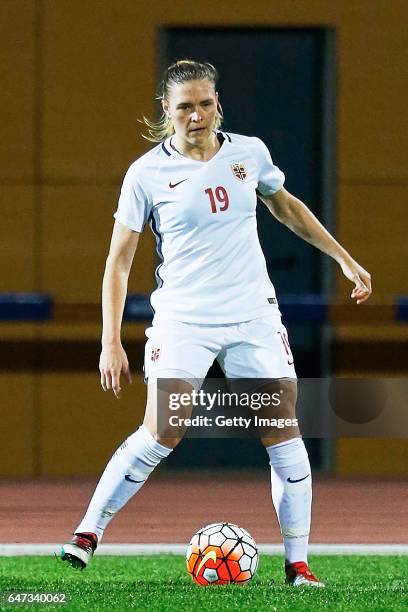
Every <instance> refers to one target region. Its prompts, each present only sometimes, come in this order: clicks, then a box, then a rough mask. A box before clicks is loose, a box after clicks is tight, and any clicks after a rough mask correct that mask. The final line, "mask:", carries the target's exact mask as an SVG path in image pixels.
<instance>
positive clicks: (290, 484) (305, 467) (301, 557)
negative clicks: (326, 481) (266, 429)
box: [266, 438, 312, 563]
mask: <svg viewBox="0 0 408 612" xmlns="http://www.w3.org/2000/svg"><path fill="white" fill-rule="evenodd" d="M266 450H267V452H268V455H269V460H270V461H269V463H270V466H271V486H272V501H273V505H274V507H275V510H276V514H277V516H278V520H279V525H280V528H281V532H282V535H283V543H284V546H285V557H286V561H287V562H288V563H294V562H295V561H305V562H306V563H307V546H308V542H309V532H310V520H311V507H312V474H311V471H310V463H309V458H308V455H307V451H306V448H305V445H304V443H303V440H302V439H301V438H293V439H291V440H287V441H285V442H281V443H280V444H274V445H273V446H269V447H267V449H266Z"/></svg>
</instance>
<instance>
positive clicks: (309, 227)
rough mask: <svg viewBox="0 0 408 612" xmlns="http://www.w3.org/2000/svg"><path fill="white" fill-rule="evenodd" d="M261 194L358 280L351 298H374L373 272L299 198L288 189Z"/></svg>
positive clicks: (295, 228)
mask: <svg viewBox="0 0 408 612" xmlns="http://www.w3.org/2000/svg"><path fill="white" fill-rule="evenodd" d="M259 197H260V199H261V200H262V201H263V202H264V204H266V206H267V207H268V208H269V210H270V212H271V213H272V214H273V216H274V217H276V219H278V221H280V222H281V223H283V224H284V225H286V226H287V227H288V228H289V229H291V230H292V231H293V232H294V233H295V234H297V235H298V236H300V238H303V240H306V241H307V242H309V243H310V244H313V246H315V247H317V248H318V249H320V250H321V251H323V253H326V254H327V255H330V256H331V257H333V259H335V260H336V261H337V263H338V264H339V265H340V266H341V269H342V271H343V274H344V275H345V276H346V277H347V278H348V279H349V280H350V281H351V282H353V283H354V289H353V291H352V293H351V297H352V298H353V299H356V300H357V304H360V303H362V302H365V301H366V300H367V299H368V298H369V297H370V295H371V275H370V273H369V272H367V270H364V268H363V267H362V266H360V264H358V263H357V262H356V261H355V260H354V259H353V258H352V257H351V255H350V254H349V253H348V252H347V251H346V249H344V248H343V247H342V246H341V244H339V243H338V242H337V240H335V238H333V236H332V235H331V234H330V232H328V231H327V230H326V228H325V227H323V225H322V224H321V223H320V221H319V220H318V219H317V218H316V217H315V216H314V214H313V213H312V211H311V210H309V208H308V207H307V206H306V205H305V204H304V203H303V202H302V201H301V200H299V198H296V197H295V196H293V195H292V194H291V193H289V191H287V190H286V189H284V188H282V189H280V190H279V191H278V192H277V193H274V194H273V195H271V196H259Z"/></svg>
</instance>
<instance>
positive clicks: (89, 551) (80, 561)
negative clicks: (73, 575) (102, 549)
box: [61, 533, 98, 570]
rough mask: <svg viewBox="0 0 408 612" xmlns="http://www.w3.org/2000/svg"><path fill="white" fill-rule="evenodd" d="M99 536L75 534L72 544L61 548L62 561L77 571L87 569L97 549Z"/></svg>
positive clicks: (69, 543)
mask: <svg viewBox="0 0 408 612" xmlns="http://www.w3.org/2000/svg"><path fill="white" fill-rule="evenodd" d="M97 546H98V536H97V535H96V534H95V533H74V536H73V538H72V540H71V541H70V542H67V543H66V544H64V545H63V546H62V547H61V559H62V560H63V561H67V562H68V563H69V564H70V565H72V567H74V568H75V569H81V570H83V569H85V568H86V566H87V565H88V563H89V561H90V559H91V557H92V555H93V554H94V552H95V550H96V547H97Z"/></svg>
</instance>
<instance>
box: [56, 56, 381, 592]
mask: <svg viewBox="0 0 408 612" xmlns="http://www.w3.org/2000/svg"><path fill="white" fill-rule="evenodd" d="M216 85H217V72H216V69H215V68H214V67H213V66H212V65H211V64H208V63H199V62H196V61H190V60H182V61H178V62H176V63H174V64H172V65H171V66H169V67H168V68H167V70H166V72H165V75H164V79H163V82H162V85H161V88H162V89H161V103H162V108H163V115H162V118H161V121H160V122H159V123H152V122H149V121H147V120H146V123H147V125H148V127H149V133H150V140H153V141H155V142H158V143H159V144H157V146H155V147H154V148H153V149H151V150H150V151H149V152H148V153H146V154H145V155H143V156H142V157H141V158H139V159H138V160H137V161H135V162H134V163H133V164H132V165H131V166H130V168H129V170H128V172H127V173H126V176H125V179H124V182H123V186H122V190H121V194H120V198H119V204H118V208H117V211H116V213H115V215H114V216H115V219H116V220H115V225H114V228H113V235H112V241H111V247H110V252H109V256H108V259H107V263H106V269H105V275H104V280H103V296H102V302H103V333H102V353H101V358H100V372H101V385H102V388H103V389H104V391H107V390H112V391H113V393H114V394H115V396H116V397H119V394H120V392H121V382H120V376H121V374H124V375H125V376H126V377H127V379H128V380H129V381H131V376H130V370H129V363H128V359H127V356H126V353H125V351H124V349H123V347H122V344H121V338H120V330H121V321H122V315H123V309H124V304H125V297H126V290H127V280H128V276H129V272H130V268H131V265H132V260H133V256H134V254H135V251H136V247H137V244H138V240H139V235H140V233H141V232H142V231H143V228H144V226H145V224H146V223H147V222H149V224H150V226H151V228H152V230H153V232H154V234H155V236H156V239H157V249H158V252H159V255H160V257H161V259H162V263H161V264H160V265H159V267H158V268H157V271H156V277H157V283H158V287H157V289H156V290H155V291H154V292H153V294H152V296H151V303H152V306H153V309H154V311H155V314H154V319H153V323H152V326H151V327H150V328H149V329H148V330H147V331H146V335H147V337H148V340H147V343H146V352H145V362H144V368H145V376H146V380H147V382H148V386H147V390H148V393H147V407H146V414H145V418H144V421H143V425H142V426H141V427H139V429H138V430H137V431H136V432H135V433H133V434H132V435H130V436H129V437H128V438H127V439H126V440H125V441H124V442H123V444H122V445H121V446H120V447H119V448H118V450H117V451H116V452H115V454H114V455H113V456H112V458H111V460H110V461H109V463H108V465H107V467H106V469H105V471H104V473H103V475H102V477H101V479H100V481H99V483H98V485H97V487H96V490H95V492H94V495H93V497H92V499H91V502H90V504H89V507H88V509H87V511H86V514H85V516H84V518H83V520H82V521H81V523H80V525H79V526H78V527H77V529H76V530H75V533H74V536H73V538H72V540H71V541H70V542H69V543H67V544H65V545H64V546H63V548H62V558H63V559H65V560H67V561H68V562H69V563H70V564H71V565H73V566H74V567H81V568H84V567H85V566H86V565H87V563H88V561H89V560H90V558H91V556H92V555H93V553H94V551H95V549H96V547H97V544H98V542H100V540H101V538H102V535H103V532H104V529H105V528H106V526H107V525H108V523H109V522H110V520H111V519H112V518H113V516H115V514H116V513H117V512H118V510H120V508H122V507H123V506H124V505H125V503H126V502H127V501H128V500H129V499H130V498H131V497H132V496H133V495H134V494H135V493H137V491H139V489H140V488H141V487H142V486H143V484H144V482H145V481H146V480H147V478H148V476H149V474H150V473H151V472H152V471H153V470H154V468H155V467H156V466H157V465H158V464H159V463H160V461H161V460H162V459H164V458H165V457H167V456H168V455H169V454H170V453H171V452H172V450H173V448H174V447H175V446H176V444H177V443H178V441H179V439H180V437H181V435H182V434H181V433H180V436H177V437H175V436H174V435H173V436H172V435H171V434H170V433H167V435H166V431H159V430H158V427H157V411H160V410H161V407H160V405H157V398H156V392H157V390H156V382H157V379H167V378H168V379H172V380H173V381H174V384H175V388H174V390H176V391H179V392H180V391H189V390H191V388H192V386H191V385H192V384H194V383H192V382H191V381H202V380H203V379H204V378H205V376H206V373H207V372H208V369H209V368H210V366H211V364H212V363H213V361H214V359H217V360H218V362H219V363H220V365H221V367H222V369H223V370H224V372H225V375H226V377H227V378H246V379H249V378H250V379H257V378H262V379H272V380H274V381H278V383H279V388H281V389H283V391H284V396H283V397H284V400H283V405H282V406H281V407H280V409H281V412H280V415H279V416H286V417H289V418H294V417H295V403H296V373H295V369H294V365H293V358H292V355H291V352H290V348H289V343H288V340H287V335H286V330H285V328H284V326H283V325H282V323H281V317H280V312H279V308H278V305H277V303H276V297H275V290H274V287H273V285H272V283H271V281H270V279H269V277H268V274H267V269H266V264H265V259H264V256H263V253H262V250H261V247H260V244H259V240H258V234H257V227H256V214H255V212H256V203H257V196H259V198H260V199H261V200H262V201H263V202H264V203H265V204H266V206H267V207H268V208H269V210H270V212H271V213H272V214H273V215H274V216H275V217H276V218H277V219H278V220H279V221H280V222H282V223H283V224H284V225H286V226H287V227H289V228H290V229H291V230H292V231H293V232H295V233H296V234H297V235H298V236H300V237H301V238H303V239H304V240H306V241H307V242H310V243H311V244H312V245H314V246H315V247H317V248H319V249H320V250H321V251H323V252H324V253H327V254H328V255H330V256H331V257H333V258H334V259H335V260H336V261H337V263H338V264H339V265H340V266H341V269H342V271H343V273H344V275H345V276H346V277H347V278H348V279H349V280H350V281H351V282H352V283H354V288H353V290H352V292H351V298H353V299H355V300H356V301H357V304H360V303H362V302H364V301H365V300H367V298H368V297H369V296H370V294H371V280H370V274H369V273H368V272H366V270H364V269H363V268H362V267H361V266H360V265H359V264H358V263H357V262H356V261H355V260H354V259H352V257H351V256H350V255H349V253H347V251H346V250H345V249H344V248H343V247H342V246H341V245H340V244H339V243H338V242H336V240H335V239H334V238H333V237H332V236H331V235H330V234H329V233H328V232H327V231H326V229H325V228H324V227H323V226H322V225H321V224H320V223H319V221H318V220H317V219H316V217H315V216H314V215H313V214H312V213H311V211H310V210H309V209H308V208H307V207H306V206H305V204H303V203H302V202H301V201H300V200H299V199H298V198H296V197H295V196H293V195H291V194H290V193H289V192H288V191H287V190H286V189H285V188H284V187H283V184H284V174H283V173H282V172H281V171H280V170H279V169H278V168H277V167H276V166H275V165H274V164H273V162H272V159H271V156H270V154H269V151H268V149H267V148H266V146H265V144H264V143H263V142H262V141H261V140H259V139H258V138H255V137H247V136H241V135H238V134H227V133H225V132H222V131H221V130H220V129H219V128H220V126H221V119H222V116H221V112H220V106H219V103H218V93H217V91H216ZM275 384H276V383H275ZM199 385H200V382H198V383H197V388H198V387H199ZM163 409H164V408H163ZM279 431H280V432H282V431H283V433H280V435H279V436H278V437H272V436H270V435H268V436H266V437H265V436H263V437H262V442H263V444H264V445H265V447H266V451H267V453H268V455H269V462H270V466H271V485H272V499H273V504H274V507H275V510H276V513H277V516H278V520H279V524H280V528H281V532H282V536H283V542H284V547H285V571H286V580H287V582H289V583H290V584H292V585H294V586H301V585H310V586H323V584H322V583H321V582H319V581H318V580H317V578H316V577H315V576H314V575H313V574H312V572H311V571H310V569H309V567H308V564H307V545H308V536H309V530H310V517H311V501H312V479H311V472H310V464H309V460H308V455H307V452H306V449H305V446H304V443H303V440H302V438H301V437H300V433H299V430H298V428H297V427H288V428H286V429H285V430H279Z"/></svg>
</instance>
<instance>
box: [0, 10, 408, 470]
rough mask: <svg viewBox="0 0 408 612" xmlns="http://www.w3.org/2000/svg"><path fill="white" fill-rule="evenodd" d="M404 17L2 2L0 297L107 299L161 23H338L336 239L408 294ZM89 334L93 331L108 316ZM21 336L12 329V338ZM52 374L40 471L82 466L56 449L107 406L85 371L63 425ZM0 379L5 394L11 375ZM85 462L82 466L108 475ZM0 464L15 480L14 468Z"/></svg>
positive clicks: (385, 285)
mask: <svg viewBox="0 0 408 612" xmlns="http://www.w3.org/2000/svg"><path fill="white" fill-rule="evenodd" d="M164 7H166V8H164ZM407 20H408V3H406V2H405V0H392V1H391V2H389V1H385V0H376V1H374V2H373V1H372V0H353V1H347V0H339V1H337V2H327V1H323V0H307V1H305V0H302V1H300V0H286V1H285V0H284V1H283V2H282V0H281V1H280V2H277V1H271V0H257V1H256V2H254V3H249V2H237V1H236V0H234V1H233V0H224V1H223V2H218V1H217V2H215V0H208V1H207V2H206V3H185V2H184V1H181V0H173V2H172V3H171V11H169V10H168V4H167V3H164V2H159V1H157V2H151V3H148V4H146V3H144V2H142V1H141V0H103V2H101V1H100V0H37V1H35V0H5V1H3V2H1V3H0V40H1V43H0V45H1V51H2V52H1V53H0V58H1V60H0V62H1V63H0V75H1V82H2V88H1V96H0V114H1V117H2V121H1V122H0V125H1V127H0V129H1V138H0V203H1V209H2V211H3V222H2V223H1V224H0V256H1V258H2V261H5V265H2V272H1V276H0V291H33V290H41V291H47V292H50V293H51V294H52V295H53V296H54V298H55V300H56V301H57V302H62V303H72V304H87V303H96V302H98V301H99V296H100V282H101V277H102V273H103V266H104V258H105V256H106V253H107V249H108V243H109V236H110V231H111V225H112V213H113V211H114V209H115V206H116V200H117V196H118V191H119V186H120V182H121V177H122V176H123V173H124V171H125V170H126V168H127V166H128V165H129V163H130V162H131V161H132V160H133V159H135V158H136V157H137V156H139V155H140V154H141V153H143V152H144V151H145V150H146V149H147V148H148V146H149V145H148V144H147V143H146V142H145V141H143V140H142V139H141V138H140V125H139V124H138V122H137V119H138V118H140V117H141V116H142V115H143V114H151V113H152V112H153V97H154V88H155V83H154V80H155V68H156V52H157V35H158V30H159V28H160V27H163V26H171V25H177V26H180V25H197V24H198V25H200V26H205V25H209V26H213V25H217V26H220V25H228V26H233V25H241V26H247V25H248V24H251V25H254V26H268V25H270V26H302V25H309V26H330V27H334V28H336V30H337V35H338V53H337V85H338V98H337V108H338V143H337V146H338V177H337V180H338V207H337V221H338V225H337V227H338V230H337V235H338V237H339V239H340V240H341V241H342V242H343V243H344V244H345V246H346V247H347V248H349V249H350V250H351V252H352V253H353V254H354V255H355V257H356V258H357V259H359V260H361V262H362V263H363V265H365V266H367V268H369V269H370V271H372V273H373V276H374V279H375V287H376V291H377V296H378V299H384V300H387V299H390V296H392V295H394V294H402V293H408V275H407V274H406V265H403V264H402V263H401V262H403V261H405V262H406V261H407V256H408V241H407V240H406V239H405V234H406V231H405V230H404V221H405V219H406V216H405V206H406V202H407V200H408V166H407V163H406V151H407V150H408V114H407V112H406V108H407V102H408V73H407V70H406V55H407V39H406V23H407ZM154 265H155V254H154V247H153V238H152V237H151V235H150V233H149V234H146V236H144V238H143V241H142V243H141V245H140V248H139V251H138V254H137V258H136V261H135V265H134V269H133V272H132V277H131V280H130V286H129V289H130V291H139V292H148V291H149V290H150V289H151V288H152V287H153V283H154V281H153V269H154ZM338 291H339V295H341V296H344V295H345V294H348V292H349V287H347V286H346V284H345V282H343V281H342V280H340V278H339V283H338ZM66 327H67V328H69V327H70V324H68V323H67V325H66ZM92 329H93V332H92V334H93V337H95V338H97V337H98V335H99V327H98V325H96V324H95V326H94V327H93V328H92ZM359 329H360V328H358V327H357V328H355V327H353V328H350V327H348V326H342V328H339V330H338V337H340V338H343V339H344V340H347V339H353V338H355V337H359V336H360V334H364V331H361V329H360V331H359ZM7 330H8V331H7V335H8V337H10V335H11V336H13V331H12V330H11V331H10V326H8V327H7ZM88 332H89V328H88ZM20 333H21V332H20V331H19V330H18V329H17V327H16V328H15V337H16V338H17V336H18V334H20ZM41 333H42V334H43V337H44V334H45V337H47V333H48V334H50V335H53V337H58V335H59V334H60V336H61V338H62V337H64V336H65V335H67V334H69V333H70V332H69V329H65V330H64V329H63V325H62V324H58V325H57V324H55V325H54V326H53V325H50V326H48V327H47V328H45V331H44V329H43V330H42V332H41ZM89 333H90V332H89ZM377 333H378V334H379V335H381V337H395V336H399V335H400V334H404V335H405V336H407V335H408V334H407V332H406V329H405V328H404V329H401V328H400V329H398V330H397V329H396V328H395V326H388V327H384V326H383V327H380V326H375V327H373V329H372V332H371V334H370V338H371V339H375V338H376V334H377ZM92 334H91V335H92ZM78 337H80V334H79V336H78ZM16 376H17V375H16ZM21 376H22V378H21V381H22V384H18V382H17V379H16V384H15V386H13V390H12V391H11V394H12V399H11V400H10V402H9V406H8V409H9V410H10V411H11V412H10V414H11V413H12V414H13V415H14V416H13V417H12V416H10V419H11V420H10V421H9V423H8V440H9V442H10V447H13V444H17V438H18V437H19V435H20V433H19V432H18V429H16V428H15V427H14V425H13V421H12V419H13V418H17V414H18V413H17V412H15V408H14V406H19V407H20V408H19V410H20V409H21V405H22V402H23V403H24V409H23V412H24V414H25V416H26V418H25V426H24V427H25V428H26V429H25V430H24V432H25V433H24V436H23V438H24V440H26V442H27V445H26V446H25V448H26V451H25V453H24V454H23V455H22V456H24V459H22V460H21V473H30V470H32V469H34V468H33V465H34V463H33V461H34V460H35V459H33V457H32V456H31V455H30V452H32V451H30V452H29V450H28V449H29V448H32V446H31V447H30V444H29V440H30V435H29V433H30V423H34V421H35V419H36V418H37V417H38V412H36V410H38V408H35V405H36V404H35V401H34V399H33V397H34V396H33V395H30V394H31V393H34V391H32V377H31V376H29V375H21ZM50 376H51V378H50V385H48V384H47V385H45V389H44V390H43V391H44V392H43V391H42V392H41V393H42V395H41V397H42V402H43V403H42V407H41V411H42V412H41V415H42V416H41V419H42V420H41V423H42V424H44V430H43V434H42V437H41V436H40V438H39V436H38V435H37V437H36V438H35V439H36V440H37V444H38V448H41V449H42V451H41V452H42V453H43V455H42V459H41V461H40V460H39V459H38V458H37V459H36V460H37V462H39V464H40V465H41V466H42V467H40V468H38V466H37V469H39V470H40V471H41V470H42V473H52V474H57V473H62V474H68V473H69V472H70V470H72V472H73V473H75V471H78V470H81V469H82V468H81V466H82V465H83V464H82V463H81V462H78V465H76V464H75V465H71V467H69V465H67V463H66V461H65V459H64V454H63V453H62V452H61V449H60V447H58V444H57V439H58V437H59V436H60V435H62V429H61V428H60V426H62V424H64V427H65V426H66V427H69V422H71V423H74V422H75V421H76V420H77V419H78V418H79V416H81V418H82V417H83V415H84V414H85V413H86V411H87V410H88V407H91V408H89V410H95V406H96V405H99V404H100V405H101V406H102V405H104V406H105V405H106V404H103V402H106V401H107V400H106V399H103V400H102V399H100V396H99V395H96V393H97V391H96V388H95V389H94V387H92V384H91V382H90V379H89V380H88V379H87V378H86V377H85V378H83V377H82V378H81V377H80V380H79V381H78V385H79V388H80V389H81V394H83V395H84V397H86V398H87V402H86V403H85V404H84V403H83V402H82V403H81V402H79V403H78V402H77V396H76V395H75V393H73V392H72V393H71V392H69V393H68V392H67V393H68V395H67V396H66V398H68V399H67V400H64V401H66V403H67V402H68V400H69V402H68V403H67V405H64V411H63V418H62V419H57V420H56V418H55V415H56V414H57V413H56V412H55V410H56V404H57V403H58V402H59V401H60V400H59V394H58V384H61V389H63V388H64V385H63V382H61V381H60V380H59V379H58V378H55V377H54V378H53V375H50ZM57 383H58V384H57ZM0 384H1V385H2V387H3V386H4V389H8V391H9V389H10V387H9V386H8V385H7V382H5V381H4V380H1V381H0ZM56 385H57V386H56ZM34 386H35V385H34ZM41 388H43V386H41ZM30 389H31V391H30ZM138 392H139V393H140V394H142V395H143V393H144V392H143V390H142V389H139V391H138ZM9 393H10V391H9ZM36 393H37V396H36V397H37V400H38V393H39V392H38V390H37V391H36ZM2 396H3V397H4V394H2ZM61 397H62V396H61ZM37 400H36V401H37ZM142 403H143V402H142ZM68 404H69V405H68ZM26 413H27V414H26ZM90 415H91V413H89V414H88V415H87V416H86V417H85V418H86V419H87V423H88V422H90V419H91V417H90ZM38 418H39V417H38ZM120 418H121V417H119V419H120ZM132 418H133V417H132ZM91 420H92V419H91ZM130 420H131V419H130V418H129V421H128V422H127V425H130ZM122 425H123V423H121V422H119V421H118V420H117V419H116V418H115V419H113V418H112V419H111V421H110V427H109V430H107V433H106V444H105V442H104V445H103V448H104V449H105V447H106V450H108V447H109V450H111V446H112V443H113V441H117V440H118V439H119V438H120V435H122V433H123V431H122V429H123V430H124V429H125V428H124V427H122ZM37 426H38V425H37ZM34 427H36V425H34ZM27 428H28V429H27ZM53 428H56V431H57V432H58V437H57V435H56V436H55V440H54V442H55V444H54V446H55V447H52V448H51V446H52V445H51V446H50V444H51V443H50V442H49V440H48V434H50V435H51V433H52V431H53ZM60 429H61V431H60ZM26 430H27V431H26ZM100 433H101V435H102V433H103V432H100ZM103 439H104V440H105V438H103ZM54 442H53V443H54ZM18 443H19V444H20V442H18ZM67 443H68V444H69V443H72V440H68V442H67ZM36 448H37V447H36ZM38 448H37V451H38ZM350 452H352V451H350ZM74 454H75V453H74ZM342 456H344V455H341V453H340V458H339V466H340V469H342V467H341V466H342ZM100 460H101V462H102V463H103V461H102V457H101V458H100ZM89 461H90V462H91V463H88V464H87V465H88V466H89V467H87V468H86V469H85V468H83V469H84V470H85V471H86V473H90V472H91V471H98V466H97V465H95V464H94V463H92V461H93V460H92V459H89ZM346 463H347V461H346ZM2 466H4V469H3V468H2V471H3V472H4V473H10V474H11V473H12V470H13V469H14V468H13V467H12V466H9V465H8V464H7V463H3V462H2ZM30 466H31V467H30Z"/></svg>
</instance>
